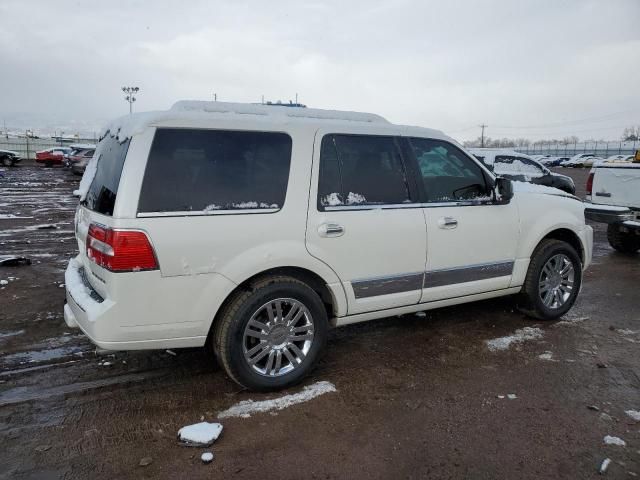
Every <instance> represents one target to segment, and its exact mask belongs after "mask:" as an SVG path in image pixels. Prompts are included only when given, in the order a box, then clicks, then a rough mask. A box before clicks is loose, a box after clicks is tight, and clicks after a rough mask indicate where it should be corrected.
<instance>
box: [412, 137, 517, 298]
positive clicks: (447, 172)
mask: <svg viewBox="0 0 640 480" xmlns="http://www.w3.org/2000/svg"><path fill="white" fill-rule="evenodd" d="M408 143H409V146H410V148H409V149H408V150H410V151H411V152H412V153H413V157H414V160H415V162H416V163H415V165H417V168H418V172H417V175H418V178H419V179H420V180H422V181H421V182H418V184H419V185H418V186H419V188H421V190H422V192H421V193H422V195H423V202H424V203H423V205H424V215H425V219H426V223H427V267H426V273H425V279H424V288H423V291H422V297H421V300H420V301H421V302H430V301H435V300H442V299H446V298H453V297H463V296H466V295H473V294H476V293H484V292H489V291H493V290H500V289H504V288H508V287H509V286H510V282H511V276H512V272H513V267H514V261H515V255H516V246H517V243H518V236H519V217H518V210H517V207H516V205H515V204H514V203H510V204H507V205H497V204H495V203H494V202H493V201H492V198H491V192H490V187H489V186H488V182H487V179H488V174H487V173H486V172H484V171H483V169H482V168H481V167H480V165H479V164H478V163H477V162H476V161H475V160H473V159H471V158H470V157H469V156H468V155H466V154H465V153H464V152H463V151H462V150H461V149H460V148H458V147H456V146H455V145H453V144H451V143H449V142H446V141H443V140H435V139H428V138H410V139H408Z"/></svg>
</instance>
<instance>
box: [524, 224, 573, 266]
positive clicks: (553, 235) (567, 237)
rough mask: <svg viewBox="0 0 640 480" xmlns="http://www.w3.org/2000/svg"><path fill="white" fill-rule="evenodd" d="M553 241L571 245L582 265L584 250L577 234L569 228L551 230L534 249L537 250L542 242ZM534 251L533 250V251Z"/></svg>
mask: <svg viewBox="0 0 640 480" xmlns="http://www.w3.org/2000/svg"><path fill="white" fill-rule="evenodd" d="M548 239H553V240H561V241H563V242H566V243H568V244H569V245H571V246H572V247H573V248H574V249H575V251H576V252H577V254H578V255H579V256H580V261H581V262H582V263H583V264H584V262H585V249H584V245H582V241H581V240H580V237H579V236H578V234H577V233H575V232H574V231H573V230H571V229H569V228H557V229H555V230H551V231H550V232H548V233H547V234H546V235H545V236H544V237H542V238H541V239H540V240H539V241H538V243H537V244H536V247H535V248H538V245H540V243H541V242H542V241H544V240H548ZM534 250H535V249H534Z"/></svg>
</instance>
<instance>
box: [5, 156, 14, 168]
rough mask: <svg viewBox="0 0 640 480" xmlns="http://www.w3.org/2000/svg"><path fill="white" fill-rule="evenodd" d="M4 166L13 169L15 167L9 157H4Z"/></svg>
mask: <svg viewBox="0 0 640 480" xmlns="http://www.w3.org/2000/svg"><path fill="white" fill-rule="evenodd" d="M2 165H3V166H4V167H12V166H13V161H12V160H11V158H9V157H2Z"/></svg>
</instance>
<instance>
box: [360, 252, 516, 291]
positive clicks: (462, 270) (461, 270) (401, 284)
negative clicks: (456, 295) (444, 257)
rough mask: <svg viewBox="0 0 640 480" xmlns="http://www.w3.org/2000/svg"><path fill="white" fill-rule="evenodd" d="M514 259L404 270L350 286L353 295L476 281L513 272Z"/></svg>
mask: <svg viewBox="0 0 640 480" xmlns="http://www.w3.org/2000/svg"><path fill="white" fill-rule="evenodd" d="M514 263H515V262H514V261H513V260H508V261H503V262H493V263H480V264H477V265H467V266H464V267H455V268H447V269H442V270H431V271H429V272H416V273H403V274H400V275H390V276H387V277H375V278H365V279H359V280H352V281H351V287H352V288H353V294H354V296H355V297H356V299H359V298H368V297H376V296H379V295H390V294H392V293H404V292H411V291H414V290H420V289H423V288H433V287H442V286H444V285H454V284H457V283H465V282H475V281H478V280H488V279H490V278H498V277H504V276H507V275H511V274H512V273H513V266H514Z"/></svg>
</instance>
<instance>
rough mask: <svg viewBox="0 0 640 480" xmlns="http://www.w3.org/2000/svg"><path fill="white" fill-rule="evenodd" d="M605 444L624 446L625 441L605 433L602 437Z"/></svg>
mask: <svg viewBox="0 0 640 480" xmlns="http://www.w3.org/2000/svg"><path fill="white" fill-rule="evenodd" d="M604 444H605V445H617V446H618V447H625V446H626V445H627V442H625V441H624V440H622V439H621V438H620V437H612V436H611V435H607V436H606V437H604Z"/></svg>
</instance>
